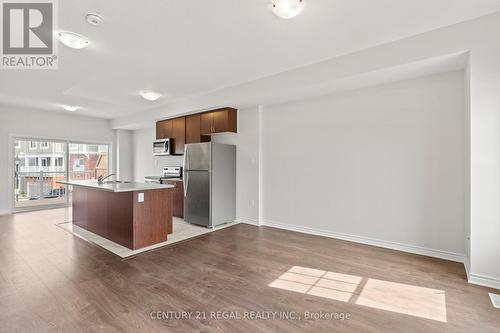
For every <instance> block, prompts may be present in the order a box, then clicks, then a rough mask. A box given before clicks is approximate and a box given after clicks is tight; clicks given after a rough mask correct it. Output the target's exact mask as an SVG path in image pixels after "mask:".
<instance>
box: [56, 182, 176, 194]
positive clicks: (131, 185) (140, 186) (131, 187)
mask: <svg viewBox="0 0 500 333" xmlns="http://www.w3.org/2000/svg"><path fill="white" fill-rule="evenodd" d="M58 183H59V184H63V185H72V186H82V187H88V188H93V189H97V190H103V191H109V192H133V191H148V190H163V189H168V188H174V187H175V186H174V185H167V184H151V183H136V182H126V183H104V184H102V185H101V184H98V183H97V180H75V181H63V180H61V181H58Z"/></svg>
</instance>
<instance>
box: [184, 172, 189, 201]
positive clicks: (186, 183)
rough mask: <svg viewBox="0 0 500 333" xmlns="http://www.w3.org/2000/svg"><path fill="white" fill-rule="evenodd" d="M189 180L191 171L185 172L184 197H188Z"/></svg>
mask: <svg viewBox="0 0 500 333" xmlns="http://www.w3.org/2000/svg"><path fill="white" fill-rule="evenodd" d="M188 182H189V171H188V172H184V181H183V185H184V197H187V190H188Z"/></svg>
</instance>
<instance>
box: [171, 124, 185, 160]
mask: <svg viewBox="0 0 500 333" xmlns="http://www.w3.org/2000/svg"><path fill="white" fill-rule="evenodd" d="M172 138H173V139H174V154H176V155H183V154H184V144H185V142H186V117H180V118H175V119H172Z"/></svg>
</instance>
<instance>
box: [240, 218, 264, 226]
mask: <svg viewBox="0 0 500 333" xmlns="http://www.w3.org/2000/svg"><path fill="white" fill-rule="evenodd" d="M235 221H237V222H240V223H246V224H251V225H255V226H257V227H258V226H259V221H258V220H256V219H250V218H247V217H236V220H235Z"/></svg>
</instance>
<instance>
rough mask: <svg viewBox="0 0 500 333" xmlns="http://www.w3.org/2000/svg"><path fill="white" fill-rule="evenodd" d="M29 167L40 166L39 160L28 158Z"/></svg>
mask: <svg viewBox="0 0 500 333" xmlns="http://www.w3.org/2000/svg"><path fill="white" fill-rule="evenodd" d="M28 166H38V158H36V157H28Z"/></svg>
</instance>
